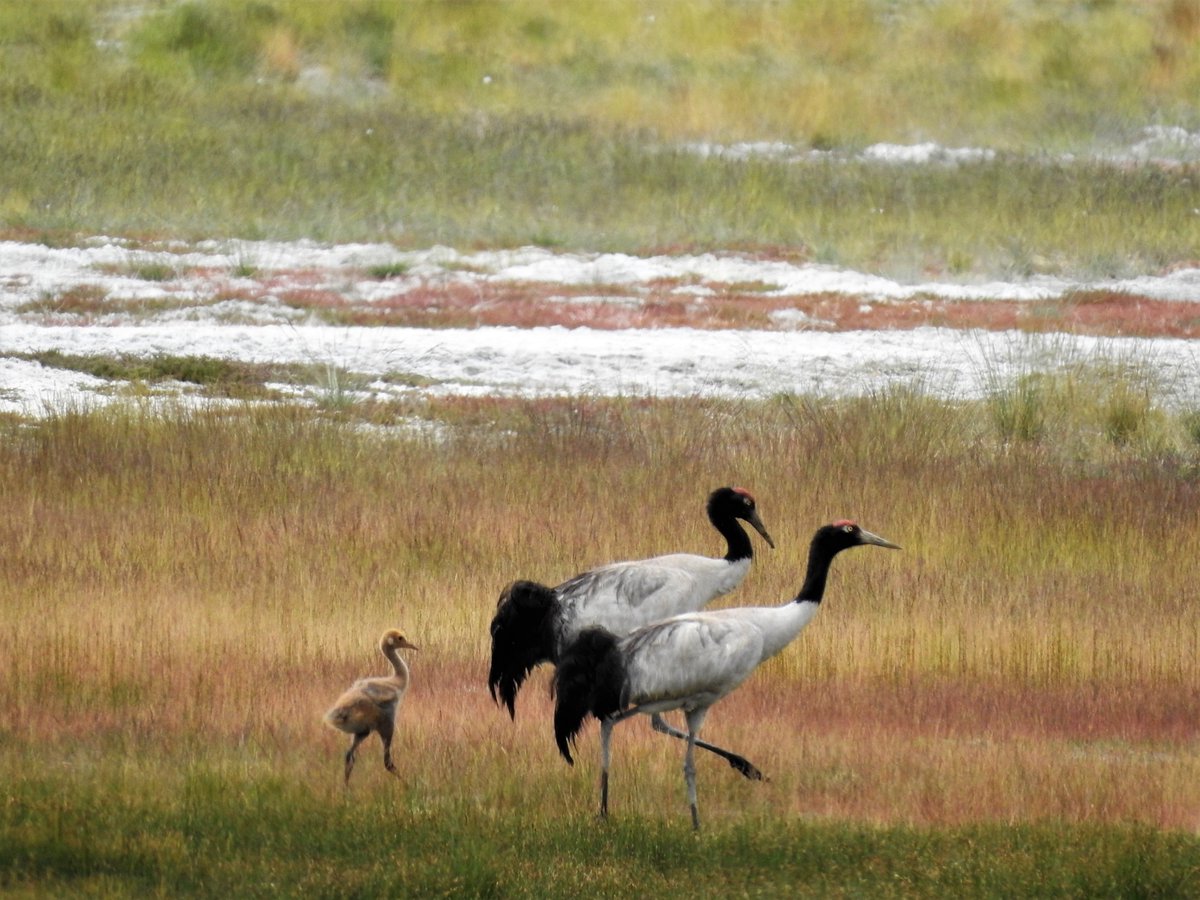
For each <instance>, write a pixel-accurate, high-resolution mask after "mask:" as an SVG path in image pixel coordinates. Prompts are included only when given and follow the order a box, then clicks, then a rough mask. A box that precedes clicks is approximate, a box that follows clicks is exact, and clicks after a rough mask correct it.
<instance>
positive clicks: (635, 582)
mask: <svg viewBox="0 0 1200 900" xmlns="http://www.w3.org/2000/svg"><path fill="white" fill-rule="evenodd" d="M556 592H557V593H558V596H559V600H560V602H561V603H562V610H563V613H562V615H563V621H564V623H565V624H566V626H567V628H568V629H569V630H570V631H571V632H573V633H578V632H579V631H580V630H582V629H583V628H585V627H587V626H589V625H600V626H602V627H604V628H607V629H608V630H609V631H612V632H613V633H614V634H627V633H628V632H630V631H632V630H633V629H634V628H638V627H640V626H642V625H645V624H647V623H649V622H654V621H657V620H659V619H664V618H666V617H668V616H673V615H676V614H678V613H680V612H687V611H690V610H692V609H696V608H699V607H700V606H702V605H703V604H704V603H707V602H708V601H709V600H710V599H712V598H711V597H709V596H708V595H707V593H703V594H702V593H701V592H700V591H699V589H698V584H697V578H696V575H695V574H693V573H692V572H690V571H688V570H686V569H681V568H676V567H668V566H657V565H653V564H646V563H639V564H634V565H631V564H628V563H615V564H613V565H609V566H602V567H600V568H598V569H593V570H592V571H590V572H585V573H584V574H582V575H578V576H576V577H575V578H572V579H571V580H570V581H567V582H565V583H563V584H562V585H560V586H559V587H558V588H556Z"/></svg>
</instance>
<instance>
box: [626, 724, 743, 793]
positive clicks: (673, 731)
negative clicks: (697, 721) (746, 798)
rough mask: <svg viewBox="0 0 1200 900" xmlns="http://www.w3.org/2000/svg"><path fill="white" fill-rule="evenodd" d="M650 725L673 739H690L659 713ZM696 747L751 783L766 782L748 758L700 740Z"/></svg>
mask: <svg viewBox="0 0 1200 900" xmlns="http://www.w3.org/2000/svg"><path fill="white" fill-rule="evenodd" d="M650 724H651V725H652V726H653V727H654V730H655V731H658V732H661V733H662V734H667V735H670V736H671V737H673V738H679V739H680V740H683V741H686V740H687V739H688V736H687V735H686V734H684V733H683V732H682V731H680V730H679V729H678V728H672V727H671V726H670V725H668V724H667V721H666V719H664V718H663V717H662V716H661V715H659V714H658V713H655V714H654V715H652V716H651V717H650ZM696 746H697V747H699V748H701V749H702V750H707V751H709V752H710V753H715V754H716V755H717V756H719V757H721V758H722V759H723V760H725V761H726V762H728V763H729V765H731V766H733V767H734V768H735V769H737V770H738V771H739V772H741V773H742V774H743V775H745V776H746V777H747V778H749V779H750V780H751V781H765V779H764V778H763V773H762V772H760V771H759V770H758V767H757V766H755V765H754V764H753V763H752V762H750V760H748V759H746V757H744V756H739V755H738V754H736V753H731V752H730V751H728V750H725V749H724V748H722V747H718V746H717V745H716V744H709V743H707V742H706V741H699V740H698V741H696Z"/></svg>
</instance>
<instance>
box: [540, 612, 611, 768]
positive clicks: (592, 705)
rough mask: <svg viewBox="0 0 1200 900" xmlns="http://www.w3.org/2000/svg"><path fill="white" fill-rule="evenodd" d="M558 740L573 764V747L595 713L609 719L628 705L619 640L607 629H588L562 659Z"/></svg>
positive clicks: (558, 672)
mask: <svg viewBox="0 0 1200 900" xmlns="http://www.w3.org/2000/svg"><path fill="white" fill-rule="evenodd" d="M553 688H554V697H555V701H554V739H555V740H556V741H557V742H558V752H559V753H561V754H562V755H563V759H565V760H566V761H567V762H568V763H570V764H571V765H574V764H575V760H573V759H571V744H573V743H575V736H576V735H577V734H579V730H580V729H581V728H583V722H584V719H586V718H587V717H588V713H591V714H592V715H593V716H595V717H596V718H597V719H606V718H608V717H609V716H611V715H613V714H614V713H617V712H620V711H621V709H622V708H624V706H625V703H624V700H623V694H624V693H625V690H624V689H625V664H624V662H623V661H622V659H621V653H620V650H619V648H618V646H617V638H616V636H615V635H614V634H613V633H612V632H611V631H606V630H605V629H603V628H598V627H596V628H586V629H584V630H583V631H581V632H580V633H579V637H577V638H576V639H575V640H574V641H573V642H572V643H571V645H570V646H569V647H567V648H566V649H565V650H564V651H563V652H562V654H561V655H560V656H559V660H558V668H557V669H556V670H555V672H554V684H553Z"/></svg>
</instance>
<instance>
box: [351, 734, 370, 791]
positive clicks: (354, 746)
mask: <svg viewBox="0 0 1200 900" xmlns="http://www.w3.org/2000/svg"><path fill="white" fill-rule="evenodd" d="M370 733H371V732H369V731H360V732H359V733H358V734H356V735H354V739H353V740H352V741H351V742H350V749H349V750H347V751H346V784H349V783H350V772H351V770H353V769H354V754H355V753H356V752H357V751H358V745H359V744H361V743H362V742H363V741H365V740H366V739H367V736H368V735H370Z"/></svg>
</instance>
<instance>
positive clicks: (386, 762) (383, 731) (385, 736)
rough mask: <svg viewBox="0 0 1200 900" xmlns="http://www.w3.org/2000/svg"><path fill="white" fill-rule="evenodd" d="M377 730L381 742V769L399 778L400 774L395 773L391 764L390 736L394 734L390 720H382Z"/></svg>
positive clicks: (393, 727) (394, 768)
mask: <svg viewBox="0 0 1200 900" xmlns="http://www.w3.org/2000/svg"><path fill="white" fill-rule="evenodd" d="M378 730H379V739H380V740H381V741H383V767H384V768H385V769H387V770H388V771H389V772H391V773H392V774H393V775H395V776H396V777H397V778H399V777H400V773H399V772H397V771H396V766H395V764H394V763H393V762H392V735H393V734H394V733H395V725H394V724H393V722H392V720H391V719H384V720H383V721H382V722H380V723H379V729H378Z"/></svg>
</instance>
